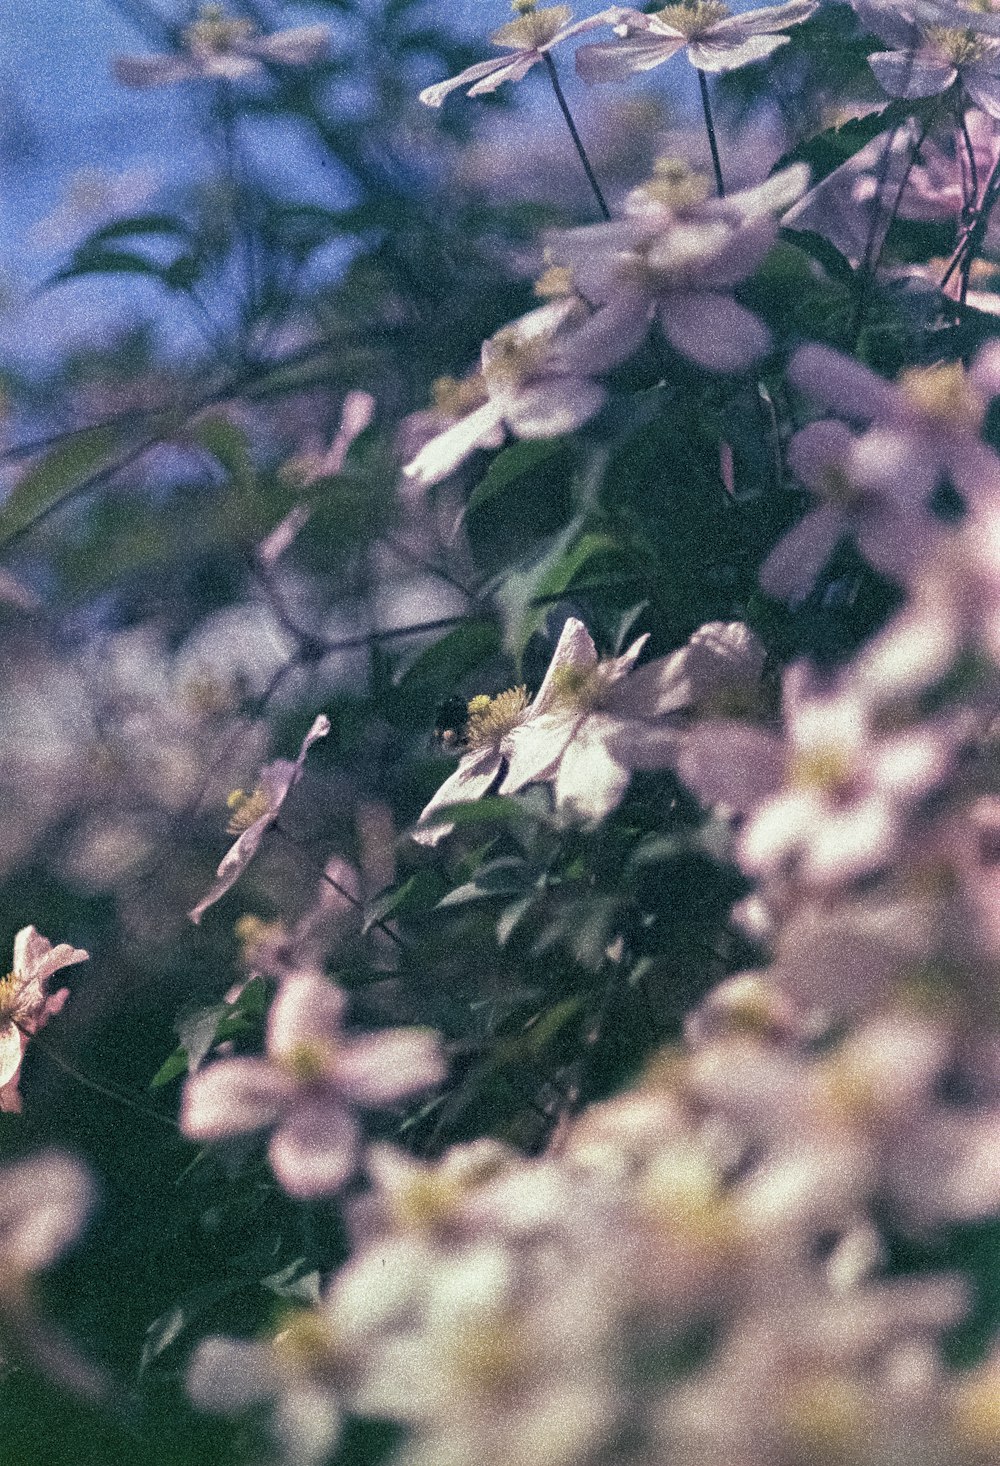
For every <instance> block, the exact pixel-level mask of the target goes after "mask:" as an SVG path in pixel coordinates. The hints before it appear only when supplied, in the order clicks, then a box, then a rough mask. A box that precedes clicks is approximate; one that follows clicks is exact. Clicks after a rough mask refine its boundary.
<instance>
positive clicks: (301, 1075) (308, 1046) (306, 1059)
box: [280, 1040, 334, 1084]
mask: <svg viewBox="0 0 1000 1466" xmlns="http://www.w3.org/2000/svg"><path fill="white" fill-rule="evenodd" d="M333 1058H334V1048H333V1045H332V1044H331V1043H329V1042H327V1043H318V1042H316V1041H315V1040H314V1041H312V1042H309V1041H308V1040H306V1041H304V1042H302V1043H297V1044H293V1045H292V1046H291V1048H290V1049H286V1050H285V1052H284V1053H283V1054H281V1056H280V1062H281V1067H282V1068H283V1069H284V1070H285V1073H286V1074H290V1075H291V1076H292V1078H293V1079H297V1080H298V1081H299V1083H300V1084H315V1083H317V1082H318V1081H319V1080H320V1079H325V1078H326V1077H327V1076H328V1075H329V1073H330V1070H331V1068H332V1067H333Z"/></svg>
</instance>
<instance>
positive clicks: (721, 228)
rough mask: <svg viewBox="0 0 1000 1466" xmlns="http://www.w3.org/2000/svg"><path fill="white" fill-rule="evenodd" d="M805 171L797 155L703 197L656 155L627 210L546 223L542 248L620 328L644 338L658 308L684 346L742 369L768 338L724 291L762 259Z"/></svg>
mask: <svg viewBox="0 0 1000 1466" xmlns="http://www.w3.org/2000/svg"><path fill="white" fill-rule="evenodd" d="M808 180H809V170H808V169H807V168H806V167H805V166H804V165H802V164H795V165H793V166H792V167H791V168H785V169H783V170H782V171H781V172H780V173H776V174H775V175H774V177H773V178H769V179H768V180H767V182H766V183H762V184H759V185H758V186H757V187H756V188H749V189H745V190H744V191H743V192H741V193H733V194H730V195H728V197H726V198H724V199H710V198H709V197H708V183H707V180H703V179H700V178H698V177H696V176H695V175H694V174H692V173H691V171H690V169H688V168H687V167H686V166H685V165H684V164H683V163H677V162H675V161H674V160H672V159H669V158H665V159H661V160H660V162H659V163H658V164H657V165H656V170H655V173H654V176H653V178H652V179H651V180H650V182H649V183H648V184H646V185H645V186H644V187H642V188H639V189H636V190H634V191H633V193H632V194H630V195H629V198H628V200H627V201H626V216H625V217H624V218H622V219H612V220H610V221H609V222H607V223H604V224H591V225H586V226H584V227H583V228H580V229H567V230H562V231H559V232H555V233H552V234H550V235H549V237H548V240H547V243H548V246H549V252H550V254H551V257H552V259H553V260H554V261H555V262H556V263H557V264H561V265H567V266H569V268H570V270H571V271H572V275H573V283H574V285H575V286H576V288H577V289H578V290H579V291H580V292H581V294H582V295H583V296H584V297H585V298H586V299H587V300H589V301H591V302H593V303H594V304H595V305H604V306H605V308H606V309H613V310H614V311H615V314H616V319H617V321H618V323H619V324H618V329H619V331H621V332H622V333H623V335H624V336H629V335H630V336H631V338H632V339H633V340H636V339H637V338H638V339H641V335H642V333H643V332H644V330H645V329H646V327H647V325H648V323H649V322H650V320H651V319H652V318H653V317H654V315H655V316H656V318H657V319H658V320H659V323H660V326H661V328H662V330H663V334H664V335H665V336H666V338H667V340H668V341H669V342H670V344H671V346H673V347H674V349H675V350H676V351H678V352H680V354H681V355H682V356H686V357H689V358H690V359H691V360H692V361H695V362H697V363H698V365H699V366H703V367H707V368H708V369H709V370H711V371H723V372H733V371H741V370H743V368H745V367H747V366H749V365H750V363H751V362H754V361H757V360H758V359H759V358H760V357H761V356H763V355H764V354H765V352H766V351H767V350H768V347H769V345H770V339H771V338H770V335H769V333H768V330H767V328H766V326H765V325H764V323H763V321H761V320H760V319H759V318H758V317H757V316H756V315H754V314H753V312H752V311H749V310H747V309H746V307H745V306H742V305H740V304H739V303H738V302H737V301H735V300H734V299H733V297H732V294H731V291H732V289H733V287H734V286H735V285H738V284H739V283H740V281H742V280H746V279H748V278H749V276H751V275H752V274H753V272H754V271H755V270H756V269H757V267H758V265H759V264H760V263H761V261H762V260H763V259H764V257H765V255H766V254H767V253H768V251H769V250H770V248H771V246H772V245H773V244H774V242H775V240H776V239H777V236H778V216H779V215H780V214H782V213H784V211H785V210H786V209H788V208H789V207H790V206H791V205H792V204H793V203H794V202H795V200H796V199H797V198H799V196H800V195H801V194H802V192H803V191H804V189H805V187H806V184H807V183H808Z"/></svg>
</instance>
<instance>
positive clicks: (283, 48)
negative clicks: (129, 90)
mask: <svg viewBox="0 0 1000 1466" xmlns="http://www.w3.org/2000/svg"><path fill="white" fill-rule="evenodd" d="M182 42H183V50H182V51H181V53H180V54H179V55H176V56H116V57H115V59H114V72H115V76H116V77H117V78H118V80H119V81H120V82H124V83H125V85H126V86H128V87H156V86H169V85H171V84H173V83H174V82H180V81H199V80H203V79H210V80H211V79H214V80H221V81H238V80H239V79H240V78H242V77H245V76H252V75H253V74H254V72H256V71H262V70H263V68H264V65H265V63H270V64H277V65H279V66H311V65H312V64H313V62H315V61H319V60H321V59H322V58H323V57H324V56H326V54H327V51H328V49H329V45H330V32H329V30H328V28H327V27H326V26H325V25H305V26H298V27H296V28H295V29H294V30H285V31H277V32H276V33H275V34H274V35H272V36H262V35H260V34H259V33H258V31H257V27H256V26H255V25H254V24H253V22H252V21H249V20H236V19H233V18H232V17H230V16H227V15H226V13H225V10H224V9H223V7H222V6H221V5H203V6H202V8H201V11H200V13H199V15H198V18H197V19H196V20H194V21H192V23H191V24H190V25H189V26H187V27H186V28H185V30H184V32H183V36H182Z"/></svg>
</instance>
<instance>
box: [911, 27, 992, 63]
mask: <svg viewBox="0 0 1000 1466" xmlns="http://www.w3.org/2000/svg"><path fill="white" fill-rule="evenodd" d="M924 34H925V35H926V37H927V39H928V41H929V42H930V44H931V46H932V47H933V49H934V50H935V51H936V52H937V53H938V54H939V55H940V56H941V58H942V59H943V60H945V61H950V62H951V64H952V66H971V65H972V64H973V63H974V62H976V61H981V60H982V59H983V57H984V56H985V55H986V50H987V47H986V43H985V41H984V40H983V39H982V37H981V36H977V35H976V33H975V31H972V30H967V29H965V28H964V27H962V28H959V27H957V26H947V25H929V26H928V27H927V28H926V30H925V32H924Z"/></svg>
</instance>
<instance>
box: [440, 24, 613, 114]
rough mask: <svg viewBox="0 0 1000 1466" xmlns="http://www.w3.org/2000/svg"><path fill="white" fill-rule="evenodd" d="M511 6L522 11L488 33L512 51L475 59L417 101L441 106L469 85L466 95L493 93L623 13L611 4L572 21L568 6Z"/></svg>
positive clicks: (500, 45)
mask: <svg viewBox="0 0 1000 1466" xmlns="http://www.w3.org/2000/svg"><path fill="white" fill-rule="evenodd" d="M514 9H515V10H517V11H520V12H521V13H520V14H519V15H518V17H517V19H516V20H512V21H509V22H508V23H507V25H503V26H501V27H500V29H499V30H498V31H494V32H493V34H492V35H491V36H490V40H491V41H492V43H493V45H494V46H499V47H500V48H501V49H502V50H504V51H507V52H509V53H511V54H509V55H507V56H495V57H492V58H491V59H490V60H488V61H477V62H476V64H475V65H474V66H468V67H466V69H465V70H464V71H462V72H459V74H458V76H452V77H449V78H448V80H447V81H439V82H435V83H434V85H433V86H429V87H425V88H424V90H423V91H422V92H421V93H420V100H421V102H423V103H424V105H425V106H426V107H440V106H441V104H442V102H443V101H444V99H445V97H447V96H448V95H449V94H450V93H451V92H454V91H457V90H458V89H459V88H460V87H465V86H467V87H468V96H470V97H479V96H482V95H483V94H484V93H485V92H495V91H496V89H497V87H499V86H502V85H503V83H504V82H505V81H520V80H521V79H522V77H525V76H527V74H528V72H529V71H530V70H531V68H532V67H533V66H536V65H537V64H538V62H539V61H541V60H542V59H543V58H544V57H545V56H546V55H547V54H548V53H549V51H551V50H552V49H553V47H555V46H558V45H560V44H561V42H563V41H568V40H569V39H570V37H571V36H576V35H581V34H582V33H583V32H584V31H590V30H593V29H594V28H595V27H596V26H599V25H610V24H613V23H614V22H615V21H616V20H618V18H619V16H621V15H624V14H625V11H624V10H623V9H622V7H621V6H618V5H613V6H611V7H610V8H609V9H607V10H602V11H600V12H599V13H598V14H597V15H591V16H590V17H589V18H588V19H587V20H578V21H576V22H575V23H573V24H571V23H570V18H571V16H572V11H571V10H570V8H569V6H568V5H550V6H546V7H545V8H544V9H542V10H536V9H535V7H534V5H531V4H525V3H523V0H522V3H515V5H514Z"/></svg>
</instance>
